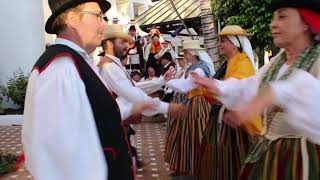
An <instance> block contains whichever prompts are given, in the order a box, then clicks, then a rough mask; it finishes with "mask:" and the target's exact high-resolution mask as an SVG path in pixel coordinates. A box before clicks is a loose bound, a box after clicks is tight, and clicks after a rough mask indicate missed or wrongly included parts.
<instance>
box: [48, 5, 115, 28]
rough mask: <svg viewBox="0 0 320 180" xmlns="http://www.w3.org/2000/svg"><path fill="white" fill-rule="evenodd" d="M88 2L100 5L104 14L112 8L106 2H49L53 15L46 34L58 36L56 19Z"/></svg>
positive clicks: (49, 20)
mask: <svg viewBox="0 0 320 180" xmlns="http://www.w3.org/2000/svg"><path fill="white" fill-rule="evenodd" d="M87 2H96V3H98V4H99V6H100V9H101V11H102V13H103V14H104V13H105V12H107V10H109V9H110V7H111V4H110V3H109V2H108V1H106V0H48V3H49V6H50V9H51V12H52V14H51V16H50V17H49V19H48V20H47V22H46V26H45V30H46V32H47V33H49V34H56V33H57V32H55V31H54V28H53V26H52V25H53V22H54V21H55V19H56V18H57V17H58V16H59V15H60V14H62V13H63V12H65V11H67V10H68V9H70V8H73V7H76V6H78V5H79V4H83V3H87Z"/></svg>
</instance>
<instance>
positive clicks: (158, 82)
mask: <svg viewBox="0 0 320 180" xmlns="http://www.w3.org/2000/svg"><path fill="white" fill-rule="evenodd" d="M165 83H166V80H165V79H164V77H163V76H162V77H159V78H154V79H152V80H150V81H140V82H137V83H135V85H136V87H138V88H140V89H141V90H142V91H143V92H145V93H146V94H152V93H154V92H157V91H159V90H160V89H161V88H162V86H163V85H165Z"/></svg>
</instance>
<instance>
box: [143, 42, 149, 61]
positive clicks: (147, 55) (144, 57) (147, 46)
mask: <svg viewBox="0 0 320 180" xmlns="http://www.w3.org/2000/svg"><path fill="white" fill-rule="evenodd" d="M150 48H151V44H150V43H149V44H147V45H146V47H145V48H144V53H143V59H144V60H145V61H148V58H149V54H150Z"/></svg>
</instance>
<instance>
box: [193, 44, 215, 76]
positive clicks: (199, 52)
mask: <svg viewBox="0 0 320 180" xmlns="http://www.w3.org/2000/svg"><path fill="white" fill-rule="evenodd" d="M188 51H189V52H190V53H191V54H193V55H195V56H199V59H200V60H202V61H204V62H206V63H207V64H208V67H209V70H210V77H212V76H213V75H214V74H215V70H214V64H213V61H212V59H211V58H210V56H209V54H208V53H207V52H206V51H205V50H195V49H188Z"/></svg>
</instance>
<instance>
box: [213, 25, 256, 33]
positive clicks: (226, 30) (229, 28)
mask: <svg viewBox="0 0 320 180" xmlns="http://www.w3.org/2000/svg"><path fill="white" fill-rule="evenodd" d="M228 35H238V36H252V35H253V34H250V33H247V32H246V30H244V29H242V27H240V26H238V25H229V26H225V27H224V28H223V29H222V30H221V32H220V33H219V34H218V36H228Z"/></svg>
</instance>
